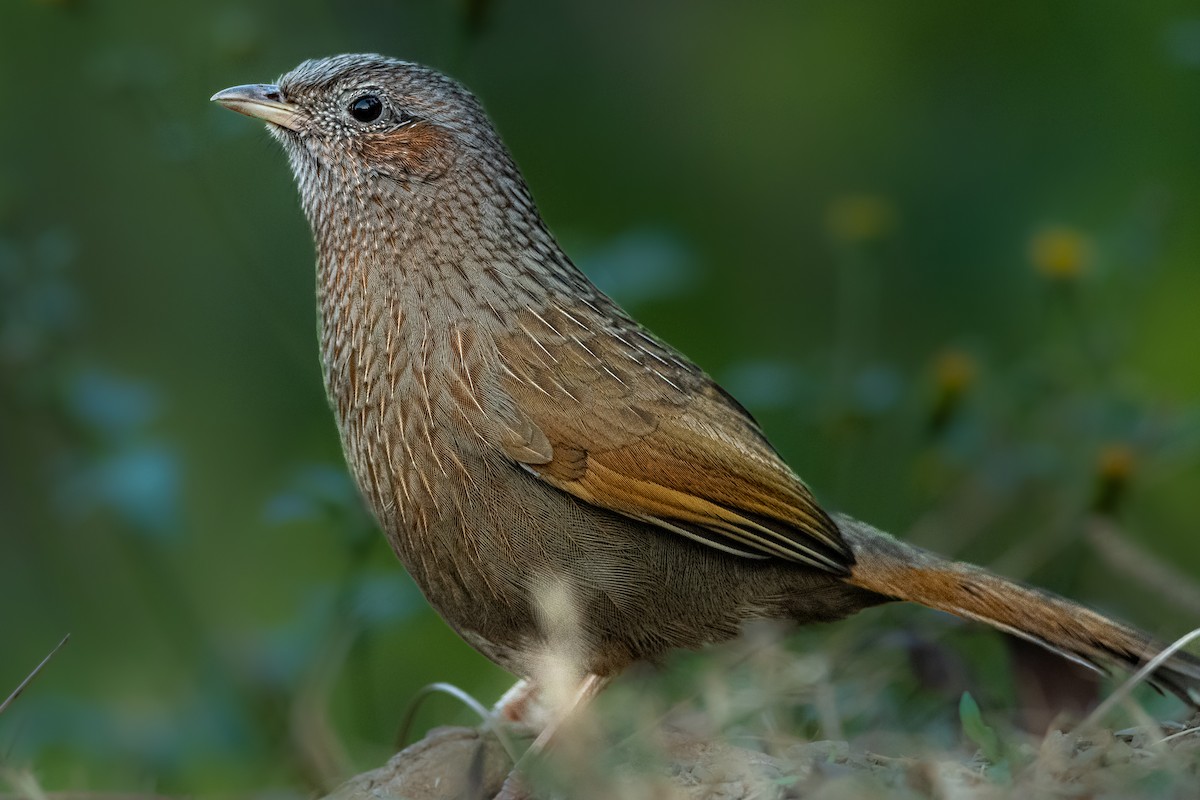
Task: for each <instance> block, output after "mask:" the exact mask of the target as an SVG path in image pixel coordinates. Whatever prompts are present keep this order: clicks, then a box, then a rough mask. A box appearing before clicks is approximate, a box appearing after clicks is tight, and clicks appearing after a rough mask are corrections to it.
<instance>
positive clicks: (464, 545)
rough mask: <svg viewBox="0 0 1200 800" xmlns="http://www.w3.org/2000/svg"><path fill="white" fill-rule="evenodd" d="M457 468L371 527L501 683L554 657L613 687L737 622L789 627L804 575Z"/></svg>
mask: <svg viewBox="0 0 1200 800" xmlns="http://www.w3.org/2000/svg"><path fill="white" fill-rule="evenodd" d="M460 459H461V460H462V461H463V462H464V463H466V464H467V465H468V469H469V472H470V476H469V478H466V479H464V480H461V481H458V482H456V481H454V480H450V479H448V480H446V481H444V482H441V483H439V484H438V487H439V488H440V491H441V493H442V494H441V497H440V498H439V499H438V500H437V502H436V503H433V505H434V506H436V510H433V509H425V511H424V514H425V516H424V517H423V518H419V517H417V516H416V515H415V514H414V513H412V512H411V511H410V512H408V513H407V514H406V515H405V518H401V517H400V515H398V514H395V513H392V514H381V515H380V519H381V523H382V524H383V527H384V529H385V531H386V532H387V534H388V537H389V539H390V540H391V542H392V545H393V547H394V548H395V550H396V552H397V554H398V555H399V557H400V559H401V560H402V561H403V562H404V564H405V566H406V567H407V569H408V571H409V572H410V574H411V575H412V577H413V579H414V580H415V581H416V583H417V584H418V586H420V588H421V590H422V592H423V593H424V594H425V596H426V598H427V599H428V600H429V602H430V604H431V605H432V606H433V607H434V609H435V610H437V612H438V613H439V614H440V615H441V616H442V617H443V618H444V619H445V620H446V622H447V623H449V624H450V626H451V627H453V628H454V629H455V630H456V631H457V632H458V633H459V634H460V635H461V636H462V637H463V638H464V639H465V640H466V641H467V642H468V643H469V644H471V645H472V646H473V647H475V648H476V649H477V650H479V651H480V652H481V653H483V654H484V655H486V656H487V657H488V658H490V659H492V660H493V661H495V662H496V663H497V664H499V665H501V666H503V667H505V668H506V669H509V670H510V671H513V672H515V673H518V674H521V675H530V674H531V673H534V672H536V670H537V669H538V668H539V665H540V664H543V663H544V659H545V658H546V657H547V656H559V657H561V656H564V655H565V656H566V657H569V658H572V659H575V660H577V661H578V662H579V669H580V670H581V671H586V672H593V673H597V674H613V673H616V672H618V671H620V670H621V669H623V668H624V667H626V666H628V665H629V664H630V663H632V662H634V661H638V660H654V659H656V658H657V657H659V656H660V655H662V654H663V653H664V652H665V651H667V650H670V649H673V648H680V647H682V648H696V647H700V646H702V645H704V644H707V643H710V642H716V641H722V640H725V639H728V638H730V637H732V636H735V635H736V634H737V632H738V630H739V626H740V624H741V623H742V622H743V621H745V620H747V619H750V618H761V617H781V616H793V614H791V613H790V612H789V611H788V608H787V607H788V605H789V603H788V602H787V600H788V597H789V595H790V594H791V591H792V590H793V589H794V588H795V586H796V584H797V581H798V579H799V578H800V577H801V573H802V572H807V571H806V570H801V569H798V568H796V567H794V566H791V565H786V564H782V563H779V562H775V561H755V560H748V559H741V558H737V557H734V556H730V555H728V554H725V553H721V552H718V551H716V550H713V549H712V548H709V547H705V546H703V545H700V544H697V543H695V542H692V541H691V540H688V539H685V538H684V537H681V536H679V535H678V534H674V533H671V532H666V531H662V530H660V529H658V528H656V527H654V526H651V525H648V524H646V523H642V522H639V521H636V520H632V519H630V518H627V517H624V516H621V515H619V514H616V513H613V512H609V511H606V510H604V509H601V508H597V507H595V506H591V505H588V504H586V503H583V502H581V501H579V500H577V499H575V498H574V497H572V496H570V495H568V494H566V493H564V492H562V491H560V490H558V489H555V488H554V487H552V486H549V485H548V484H546V483H544V482H542V481H541V480H539V479H537V478H536V477H534V476H532V475H530V474H529V473H527V472H525V471H524V470H522V469H520V468H519V467H516V466H515V465H512V464H511V463H509V462H506V461H503V460H499V459H497V460H489V459H487V458H484V457H480V458H477V459H475V460H474V461H472V460H468V459H467V458H466V457H464V456H460ZM378 510H379V509H377V511H378ZM814 578H815V579H816V580H818V581H819V582H821V585H822V586H824V585H825V584H826V583H829V580H828V579H826V578H824V577H818V576H816V575H815V574H814Z"/></svg>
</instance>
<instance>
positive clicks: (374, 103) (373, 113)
mask: <svg viewBox="0 0 1200 800" xmlns="http://www.w3.org/2000/svg"><path fill="white" fill-rule="evenodd" d="M382 113H383V101H382V100H380V99H379V98H378V97H376V96H375V95H373V94H364V95H363V96H362V97H360V98H358V99H357V100H355V101H354V102H353V103H351V104H350V116H352V117H354V118H355V119H356V120H358V121H359V122H374V121H375V120H377V119H379V115H380V114H382Z"/></svg>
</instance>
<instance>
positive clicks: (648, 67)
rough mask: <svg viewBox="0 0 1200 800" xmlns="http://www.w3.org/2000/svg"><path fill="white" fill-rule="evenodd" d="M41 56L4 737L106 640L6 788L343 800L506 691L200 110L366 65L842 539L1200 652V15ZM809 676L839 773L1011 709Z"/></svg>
mask: <svg viewBox="0 0 1200 800" xmlns="http://www.w3.org/2000/svg"><path fill="white" fill-rule="evenodd" d="M0 45H2V46H0V76H2V77H0V107H3V108H4V109H5V114H4V121H3V122H2V123H0V154H3V155H0V420H2V422H0V608H2V609H4V612H3V614H0V643H2V646H0V696H7V694H8V691H9V690H10V688H12V687H15V686H16V685H17V684H18V683H20V681H21V680H22V679H23V678H24V676H26V675H27V674H28V673H29V672H30V670H31V669H32V668H33V667H34V666H36V664H37V663H38V662H39V661H40V660H41V659H42V658H43V657H44V656H45V654H46V653H47V652H48V651H49V650H50V649H51V648H52V647H53V646H54V644H55V643H57V642H58V641H59V640H60V639H61V637H62V636H63V634H65V633H67V632H70V633H71V634H72V640H71V643H70V644H69V645H68V646H67V647H65V648H64V649H63V651H62V652H60V653H59V654H58V655H57V656H56V658H55V659H54V660H53V661H52V662H51V663H50V664H49V665H48V666H47V668H46V669H45V671H44V673H43V674H42V675H41V676H40V677H39V678H38V680H37V681H36V682H35V683H34V684H33V685H32V686H31V687H30V688H29V689H28V690H26V692H25V693H24V694H23V695H22V696H21V697H20V698H18V699H17V700H16V701H15V702H14V703H13V705H12V706H11V707H10V708H9V709H7V710H6V711H5V713H4V715H3V717H2V718H0V753H2V754H3V755H0V759H2V760H3V762H4V764H5V765H9V766H12V767H15V768H20V769H25V768H29V769H32V770H33V771H34V772H35V773H36V774H37V775H38V776H39V778H40V780H41V781H42V782H43V785H46V786H48V787H50V788H56V789H105V788H112V789H147V790H155V791H160V792H170V793H202V792H211V791H222V792H230V791H239V790H245V789H249V788H254V789H258V790H268V789H271V788H274V787H278V788H279V789H282V790H286V791H289V792H303V791H306V789H305V787H306V786H312V785H317V784H320V783H322V782H326V781H328V780H330V779H332V778H333V777H335V776H336V775H337V774H338V773H342V772H344V771H345V770H346V769H350V768H354V767H357V768H363V767H366V766H371V765H374V764H376V763H379V762H380V761H381V760H382V758H383V757H384V756H386V755H387V754H389V753H390V751H391V745H392V737H393V736H394V733H395V729H396V726H397V725H398V721H399V720H400V718H401V717H402V715H403V710H404V708H405V706H406V704H407V702H408V701H409V700H410V699H411V698H412V697H413V696H414V694H415V693H416V691H417V689H418V687H420V686H421V685H423V684H426V683H429V682H432V681H448V682H451V683H455V684H457V685H459V686H462V687H464V688H465V689H467V690H468V691H470V692H472V693H473V694H475V695H476V696H479V697H481V698H483V699H485V700H487V699H489V698H492V697H494V696H496V695H498V694H499V692H500V691H501V690H502V689H503V688H504V687H505V685H506V682H507V681H508V677H507V676H506V675H504V674H503V673H502V672H501V671H499V670H498V669H496V668H494V667H492V666H491V665H490V664H488V663H487V662H486V661H485V660H484V659H483V658H482V657H480V656H478V655H476V654H475V653H473V652H472V651H471V650H470V649H469V648H467V647H466V646H465V645H464V644H462V643H461V642H459V641H458V640H457V639H456V638H455V637H454V635H453V634H451V633H450V632H449V631H448V630H447V629H446V628H445V627H444V626H443V625H442V624H441V623H440V621H438V620H437V619H436V618H435V617H434V616H433V615H432V614H431V612H429V611H428V609H427V608H426V607H425V605H424V603H423V601H422V599H421V598H420V594H419V592H418V591H417V590H416V589H415V587H413V586H412V585H411V583H410V582H408V580H407V579H406V578H405V577H404V575H403V572H402V570H400V569H399V567H398V566H397V565H396V564H395V563H394V559H393V557H392V556H391V554H390V552H389V551H388V549H387V546H386V544H385V543H384V542H383V539H382V537H381V536H379V535H377V534H376V533H375V531H374V528H373V525H372V523H371V521H370V519H369V517H368V516H367V515H366V514H365V513H364V511H363V509H362V507H361V505H360V503H359V502H358V499H357V496H356V494H355V492H354V490H353V487H352V486H351V485H350V484H349V483H348V481H347V478H346V476H345V473H344V470H343V468H342V464H341V455H340V452H339V447H338V443H337V438H336V434H335V431H334V428H333V425H332V423H331V420H330V418H329V414H328V411H327V408H326V405H325V401H324V398H323V396H322V390H321V381H320V373H319V368H318V364H317V356H316V347H315V335H314V315H313V299H312V288H313V287H312V271H311V263H312V253H311V248H310V244H309V234H308V231H307V230H306V227H305V224H304V221H303V219H302V218H301V215H300V212H299V210H298V207H297V202H296V199H295V197H294V191H293V188H292V186H291V182H290V177H289V175H288V173H287V168H286V165H285V163H284V160H283V158H282V157H281V155H280V154H279V153H278V152H277V148H276V147H275V146H274V144H273V143H271V142H270V141H268V138H267V137H266V136H265V135H264V133H263V132H262V130H261V129H260V128H259V126H257V125H254V124H252V123H250V122H248V121H247V120H245V119H243V118H239V117H236V116H235V115H233V114H229V113H228V112H225V111H222V110H220V109H218V108H216V107H213V106H211V105H210V104H209V103H208V102H207V98H208V96H209V95H210V94H211V93H212V92H213V91H215V90H217V89H220V88H222V87H225V86H228V85H232V84H237V83H247V82H257V81H264V80H270V79H272V78H274V77H275V76H276V75H278V74H279V73H281V72H283V71H285V70H287V69H289V68H290V67H291V66H293V65H294V64H296V63H297V62H299V61H300V60H302V59H303V58H307V57H312V56H318V55H325V54H330V53H334V52H343V51H356V50H357V51H364V50H365V51H380V52H385V53H388V54H392V55H397V56H401V57H405V58H410V59H412V60H418V61H423V62H425V63H429V64H431V65H433V66H436V67H439V68H442V69H444V70H446V71H448V72H450V73H452V74H454V75H455V76H457V77H459V78H460V79H462V80H464V81H465V82H466V83H467V84H468V85H469V86H471V87H472V88H473V89H474V90H475V91H476V92H477V93H478V94H479V95H480V96H481V97H482V98H483V100H484V102H485V103H486V104H487V106H488V107H489V109H491V111H492V113H493V115H494V117H495V119H496V121H497V124H498V125H499V128H500V130H501V131H502V133H503V135H504V136H505V139H506V141H507V142H508V143H509V145H510V146H511V147H512V149H513V151H514V153H515V155H516V157H517V160H518V162H519V163H520V164H521V165H522V167H523V168H524V170H525V172H526V177H527V178H528V179H529V181H530V184H531V186H532V188H533V191H534V193H535V195H536V196H537V197H538V199H539V201H540V203H541V204H542V208H543V211H544V213H545V215H546V217H547V219H548V221H549V223H550V224H551V226H552V227H553V228H554V229H555V230H556V231H557V232H558V233H559V235H560V237H561V240H562V241H563V243H564V245H565V246H566V247H567V249H568V250H569V252H571V253H572V254H573V256H574V257H576V258H577V260H578V261H579V263H580V264H581V265H582V266H583V267H584V268H585V269H586V270H588V271H589V272H590V273H591V274H592V275H593V276H594V277H595V278H596V280H597V281H598V282H599V283H600V284H601V285H602V286H603V287H604V288H606V289H608V290H610V291H611V292H612V293H613V294H614V295H615V296H616V297H617V298H618V300H620V301H621V302H622V303H624V304H625V305H626V306H627V307H629V308H630V309H631V310H632V311H633V312H634V313H636V314H637V315H638V316H639V317H640V318H641V319H642V320H643V321H644V322H646V323H647V324H648V325H650V326H651V327H652V328H654V329H655V330H656V331H658V332H659V333H660V334H662V335H663V336H665V337H666V338H667V339H668V340H669V341H672V342H674V343H676V344H677V345H679V346H681V347H682V348H683V349H684V350H685V351H686V352H687V353H689V354H690V355H691V356H692V357H693V358H695V359H696V360H697V361H698V362H699V363H701V364H702V365H703V366H705V367H706V368H707V369H708V370H710V371H711V372H712V373H713V374H714V375H716V376H717V377H718V379H720V380H722V381H723V382H725V383H726V384H727V386H728V388H729V389H730V390H732V391H733V392H734V393H735V394H736V395H738V396H739V397H740V398H741V399H742V400H743V401H744V402H745V403H746V404H747V405H748V406H749V407H750V408H751V409H752V410H753V411H754V412H755V413H756V414H757V415H758V416H759V418H760V420H761V421H762V423H763V424H764V426H765V427H766V429H767V430H768V432H769V433H770V434H771V436H772V438H773V440H774V441H775V442H776V443H777V445H778V446H779V447H780V449H781V451H782V452H783V453H784V454H785V455H786V456H787V457H788V458H789V459H790V461H791V463H792V464H793V465H794V466H795V467H796V469H797V470H798V471H799V472H800V474H802V475H804V476H805V478H806V479H807V480H808V481H809V482H810V483H811V485H812V486H813V487H814V488H815V489H816V490H817V492H818V494H819V495H820V496H821V497H822V498H823V499H824V500H825V501H826V502H827V503H828V504H829V505H831V506H833V507H837V508H843V509H846V510H848V511H850V512H852V513H854V514H855V515H857V516H861V517H863V518H866V519H869V520H871V521H872V522H875V523H877V524H879V525H881V526H883V527H885V528H887V529H890V530H893V531H895V532H896V533H898V534H901V535H905V536H907V537H908V538H910V539H912V540H914V541H918V542H920V543H922V544H925V545H929V546H931V547H934V548H937V549H940V550H942V551H945V552H949V553H953V554H955V555H959V556H962V557H965V558H970V559H972V560H976V561H980V562H983V563H987V564H990V565H993V566H995V567H996V568H998V569H1001V570H1002V571H1004V572H1006V573H1008V574H1010V575H1013V576H1015V577H1019V578H1024V579H1028V580H1032V581H1036V582H1038V583H1041V584H1043V585H1047V586H1049V587H1051V588H1054V589H1057V590H1059V591H1061V592H1064V593H1067V594H1070V595H1072V596H1074V597H1077V598H1079V599H1081V600H1084V601H1087V602H1090V603H1092V604H1094V605H1096V606H1099V607H1102V608H1104V609H1106V610H1108V611H1111V612H1114V613H1117V614H1120V615H1122V616H1125V617H1127V618H1130V619H1131V620H1133V621H1135V622H1138V623H1139V624H1141V625H1142V626H1144V627H1146V628H1148V629H1150V630H1153V631H1154V632H1156V633H1159V634H1162V635H1172V634H1177V633H1179V632H1181V631H1182V630H1184V629H1187V628H1189V627H1191V626H1192V625H1194V624H1196V622H1197V619H1196V618H1195V609H1194V608H1191V609H1189V610H1185V609H1184V608H1183V607H1182V606H1181V605H1180V603H1179V600H1178V598H1179V596H1185V595H1186V596H1191V597H1194V596H1195V594H1194V592H1195V587H1194V586H1192V585H1188V586H1186V587H1182V589H1183V590H1186V591H1181V592H1172V591H1168V589H1173V588H1180V587H1179V584H1180V583H1181V582H1187V581H1192V580H1194V579H1195V578H1196V576H1197V574H1198V572H1200V539H1198V538H1197V537H1196V536H1195V535H1194V533H1193V532H1194V531H1195V530H1196V529H1197V526H1198V525H1200V505H1198V504H1197V503H1196V499H1195V498H1196V486H1197V485H1200V370H1198V369H1197V368H1196V363H1197V357H1198V355H1200V325H1198V323H1197V317H1196V313H1195V309H1194V307H1193V304H1194V303H1195V302H1196V298H1197V297H1200V269H1198V268H1197V263H1198V259H1200V226H1198V225H1196V224H1195V221H1196V220H1197V219H1200V159H1197V158H1196V156H1195V153H1196V142H1197V141H1200V16H1198V15H1197V12H1196V9H1195V7H1194V5H1192V4H1188V3H1183V2H1172V1H1171V0H1150V2H1145V3H1140V4H1138V5H1137V6H1130V5H1121V4H1082V3H1053V4H1047V3H1038V2H1033V1H1032V0H1030V1H1029V2H1025V1H1023V2H1018V3H1009V4H1005V5H1003V6H992V7H988V8H987V9H982V8H980V7H978V6H976V5H974V4H967V3H959V2H953V0H937V1H933V0H931V1H930V2H921V3H917V4H911V3H910V4H892V3H885V2H861V3H839V2H833V0H822V1H821V2H810V3H791V2H782V1H781V2H762V3H750V4H727V3H720V2H715V1H714V0H705V1H704V2H695V0H692V1H691V2H683V0H668V2H663V3H656V4H644V3H633V2H615V3H603V4H596V3H585V2H575V3H556V4H541V3H533V2H528V1H527V0H509V2H504V3H488V2H485V1H481V0H470V1H469V2H464V1H463V0H454V1H453V2H451V1H450V0H440V1H439V0H424V1H423V2H400V1H399V0H395V1H394V2H379V1H378V0H372V1H371V2H368V1H367V0H351V2H345V3H337V4H335V3H332V2H328V1H327V0H292V2H283V1H282V0H266V1H265V2H259V3H247V2H235V1H233V0H230V1H229V2H225V1H224V0H221V1H219V2H216V3H211V4H204V3H199V4H197V3H190V4H185V3H170V2H167V3H164V2H150V1H149V0H142V1H140V2H134V1H132V0H130V1H128V2H120V3H118V2H112V1H111V0H110V1H109V2H104V1H103V0H75V1H74V2H63V1H59V2H46V1H42V2H35V1H34V0H9V2H7V3H5V4H4V5H3V8H2V9H0ZM1098 514H1099V515H1104V517H1105V519H1106V520H1107V523H1108V524H1109V525H1110V527H1108V528H1106V529H1105V530H1106V531H1109V533H1111V531H1112V529H1113V528H1114V527H1115V529H1116V530H1117V531H1118V533H1119V541H1120V542H1121V543H1122V546H1127V547H1133V548H1135V549H1136V550H1135V551H1136V552H1137V553H1138V554H1139V558H1141V559H1142V560H1141V561H1139V562H1138V563H1139V565H1140V566H1139V569H1138V570H1137V571H1133V570H1130V569H1129V568H1128V565H1129V563H1130V561H1129V559H1127V558H1125V557H1123V556H1121V555H1114V553H1117V550H1116V549H1114V547H1113V545H1112V542H1113V539H1112V538H1111V536H1108V535H1105V536H1100V535H1091V532H1092V529H1093V522H1094V521H1095V519H1097V516H1096V515H1098ZM1120 552H1121V553H1124V552H1125V551H1123V550H1122V551H1120ZM1166 565H1170V569H1169V571H1166V572H1164V571H1162V570H1161V569H1160V567H1165V566H1166ZM1162 575H1169V576H1170V579H1169V581H1164V580H1162V579H1161V576H1162ZM1168 582H1169V583H1170V584H1171V586H1170V587H1168V586H1167V585H1166V584H1167V583H1168ZM1188 592H1191V594H1188ZM792 641H793V642H794V649H795V650H796V651H798V652H806V653H819V654H821V655H820V656H819V659H821V663H824V664H827V665H828V666H827V668H828V669H829V670H832V671H833V672H834V673H836V674H837V676H838V682H837V683H836V684H833V685H832V686H831V688H830V689H829V691H828V692H827V693H826V695H824V696H822V697H821V698H817V699H816V700H814V699H813V698H807V697H806V698H798V699H797V700H798V701H797V705H796V707H795V708H790V709H784V710H782V711H780V712H779V713H780V714H783V715H793V716H794V717H795V718H794V719H788V720H784V721H785V722H788V723H790V724H794V725H796V726H798V729H799V730H802V731H808V732H809V733H810V734H811V735H813V736H817V735H821V736H823V737H830V736H835V735H847V736H849V735H854V736H867V737H870V738H871V739H872V740H873V741H874V744H875V749H876V750H885V748H886V744H887V737H888V736H889V735H890V734H889V731H892V732H895V731H902V730H913V729H914V728H915V727H917V726H924V728H923V730H924V731H925V733H926V734H928V737H927V738H928V739H929V740H933V741H939V740H940V741H943V742H944V743H945V744H946V746H956V743H957V736H958V728H957V726H958V718H957V713H956V712H957V708H956V698H957V697H959V696H960V695H961V693H962V692H963V691H964V690H965V689H967V688H969V689H970V691H971V693H972V696H973V697H975V698H977V699H978V700H979V704H980V705H981V706H983V707H984V708H986V709H988V715H989V719H992V718H994V716H995V715H996V714H999V713H1001V712H999V711H997V710H996V709H998V708H1004V707H1006V704H1007V705H1008V706H1011V704H1012V697H1013V695H1012V689H1011V683H1010V678H1009V677H1008V670H1007V667H1006V658H1005V654H1004V650H1003V648H1002V647H1001V646H1000V645H999V643H998V641H997V640H996V638H995V637H994V636H992V635H991V634H990V633H987V632H984V631H979V630H977V629H975V628H973V627H970V626H960V625H957V624H953V623H951V622H948V621H947V620H945V619H942V618H936V617H934V616H933V615H929V614H923V613H921V612H919V611H916V610H914V609H899V608H896V609H884V610H880V611H873V612H869V613H868V614H864V615H862V616H861V617H860V618H859V619H857V620H855V621H853V622H849V623H845V624H842V625H838V626H834V627H826V628H822V629H820V630H815V631H805V632H802V633H801V634H799V635H797V636H795V637H794V639H793V640H792ZM813 657H814V658H817V656H813ZM689 663H699V664H709V665H710V667H709V669H713V667H712V666H711V664H712V663H714V662H712V661H711V660H704V659H701V660H699V661H698V662H688V661H687V660H686V659H685V660H683V661H682V662H681V665H677V667H675V668H676V669H679V670H682V671H683V672H684V673H686V672H687V664H689ZM716 663H717V664H718V665H719V664H720V663H721V662H720V661H717V662H716ZM804 663H806V664H809V666H811V663H809V662H804ZM716 669H718V670H719V669H720V667H719V666H718V667H717V668H716ZM723 674H724V673H720V672H718V673H717V678H719V677H720V676H721V675H723ZM717 678H714V679H717ZM730 678H731V679H732V676H730ZM864 687H874V688H870V689H867V690H864ZM810 702H811V705H806V703H810ZM1146 702H1148V703H1150V704H1151V708H1152V710H1153V711H1154V712H1155V713H1164V714H1165V713H1170V711H1171V709H1172V708H1174V706H1172V705H1171V702H1170V701H1168V700H1165V699H1160V698H1148V699H1147V700H1146ZM469 719H470V717H469V715H467V714H466V712H463V711H461V710H460V709H457V708H456V707H454V706H452V705H451V704H450V703H449V702H448V701H440V700H439V701H432V702H430V703H428V704H427V707H426V708H425V709H423V710H422V711H421V714H420V715H419V717H418V724H424V725H431V724H438V723H442V722H449V721H459V722H461V721H467V720H469ZM781 724H782V723H781ZM831 726H833V727H836V728H837V729H838V732H837V733H834V732H832V731H830V730H829V728H830V727H831Z"/></svg>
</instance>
